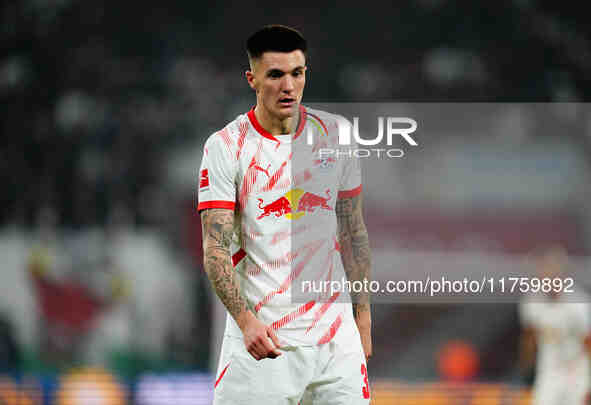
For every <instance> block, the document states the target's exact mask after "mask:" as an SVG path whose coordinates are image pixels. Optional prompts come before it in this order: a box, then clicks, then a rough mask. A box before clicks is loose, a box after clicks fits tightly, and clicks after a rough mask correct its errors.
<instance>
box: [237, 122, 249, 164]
mask: <svg viewBox="0 0 591 405" xmlns="http://www.w3.org/2000/svg"><path fill="white" fill-rule="evenodd" d="M238 133H239V135H238V150H237V151H236V160H238V159H239V158H240V153H242V148H243V147H244V140H245V139H246V134H247V133H248V121H246V120H244V121H242V122H241V123H240V125H238Z"/></svg>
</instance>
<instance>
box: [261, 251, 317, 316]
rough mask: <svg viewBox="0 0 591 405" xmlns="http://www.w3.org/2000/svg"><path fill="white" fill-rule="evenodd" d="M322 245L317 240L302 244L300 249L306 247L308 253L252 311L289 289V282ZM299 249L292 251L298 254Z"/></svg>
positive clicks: (298, 273)
mask: <svg viewBox="0 0 591 405" xmlns="http://www.w3.org/2000/svg"><path fill="white" fill-rule="evenodd" d="M322 245H324V241H323V240H317V241H314V242H311V243H309V244H307V245H306V246H302V248H301V250H303V249H308V253H307V254H306V256H304V258H303V259H302V261H301V262H299V263H298V264H297V265H296V266H295V268H294V269H293V270H292V271H291V273H290V274H289V276H287V278H286V279H285V281H283V283H281V285H280V286H279V288H278V289H276V290H274V291H271V292H270V293H269V294H267V295H266V296H265V297H264V298H263V299H262V300H261V301H259V302H258V303H257V304H256V305H255V307H254V312H255V313H256V312H259V311H260V310H261V308H262V307H263V305H266V304H267V303H268V302H269V301H271V300H272V299H273V297H275V296H276V295H277V294H283V293H284V292H285V291H287V290H288V289H289V287H290V286H291V283H292V282H293V280H295V279H296V278H297V277H298V276H299V275H300V273H301V272H302V270H304V267H305V266H306V264H308V262H309V261H310V260H311V259H312V256H314V254H315V253H316V252H317V251H318V249H320V248H321V247H322ZM299 251H300V249H298V251H296V252H294V254H298V253H299Z"/></svg>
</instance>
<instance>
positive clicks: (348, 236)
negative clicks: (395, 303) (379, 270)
mask: <svg viewBox="0 0 591 405" xmlns="http://www.w3.org/2000/svg"><path fill="white" fill-rule="evenodd" d="M336 215H337V224H338V239H339V244H340V247H341V259H342V261H343V267H344V268H345V273H346V274H347V278H348V279H349V280H350V281H351V282H352V283H353V282H354V281H361V282H364V280H367V282H365V283H364V285H367V284H366V283H369V281H371V278H370V272H371V253H370V249H369V237H368V235H367V229H366V227H365V223H364V222H363V209H362V195H361V194H359V195H357V196H355V197H351V198H342V199H339V200H338V201H337V203H336ZM351 300H352V302H353V315H354V317H355V322H356V323H357V328H358V329H359V333H360V335H361V343H362V344H363V350H364V351H365V356H366V358H369V357H370V356H371V354H372V343H371V307H370V301H371V300H370V295H369V291H366V290H365V289H361V291H360V292H358V293H355V292H351Z"/></svg>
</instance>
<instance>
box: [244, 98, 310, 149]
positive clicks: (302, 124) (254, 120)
mask: <svg viewBox="0 0 591 405" xmlns="http://www.w3.org/2000/svg"><path fill="white" fill-rule="evenodd" d="M299 110H300V120H299V122H298V129H297V130H296V133H295V135H294V137H293V139H296V138H297V137H298V136H300V134H301V133H302V131H303V129H304V127H305V126H306V108H305V107H304V106H303V105H301V104H300V108H299ZM247 115H248V119H249V120H250V123H251V124H252V126H253V127H254V129H256V131H257V132H258V133H259V134H261V135H262V136H264V137H265V138H267V139H270V140H272V141H275V142H279V143H280V142H281V141H280V140H279V139H277V137H275V136H274V135H273V134H271V133H270V132H269V131H267V130H266V129H265V128H263V126H262V125H261V123H260V122H259V120H257V117H256V115H255V114H254V107H252V108H251V110H250V111H249V112H248V114H247Z"/></svg>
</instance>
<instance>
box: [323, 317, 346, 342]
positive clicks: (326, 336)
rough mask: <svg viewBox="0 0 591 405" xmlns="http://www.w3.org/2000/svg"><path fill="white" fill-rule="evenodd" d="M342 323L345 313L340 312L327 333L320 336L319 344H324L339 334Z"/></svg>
mask: <svg viewBox="0 0 591 405" xmlns="http://www.w3.org/2000/svg"><path fill="white" fill-rule="evenodd" d="M341 323H343V314H339V316H337V319H335V320H334V322H333V323H332V325H330V328H328V330H327V331H326V333H325V334H324V335H323V336H322V337H321V338H320V340H319V341H318V344H319V345H323V344H325V343H328V342H330V341H331V340H332V338H333V337H334V335H336V334H337V331H338V330H339V328H340V327H341Z"/></svg>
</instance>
